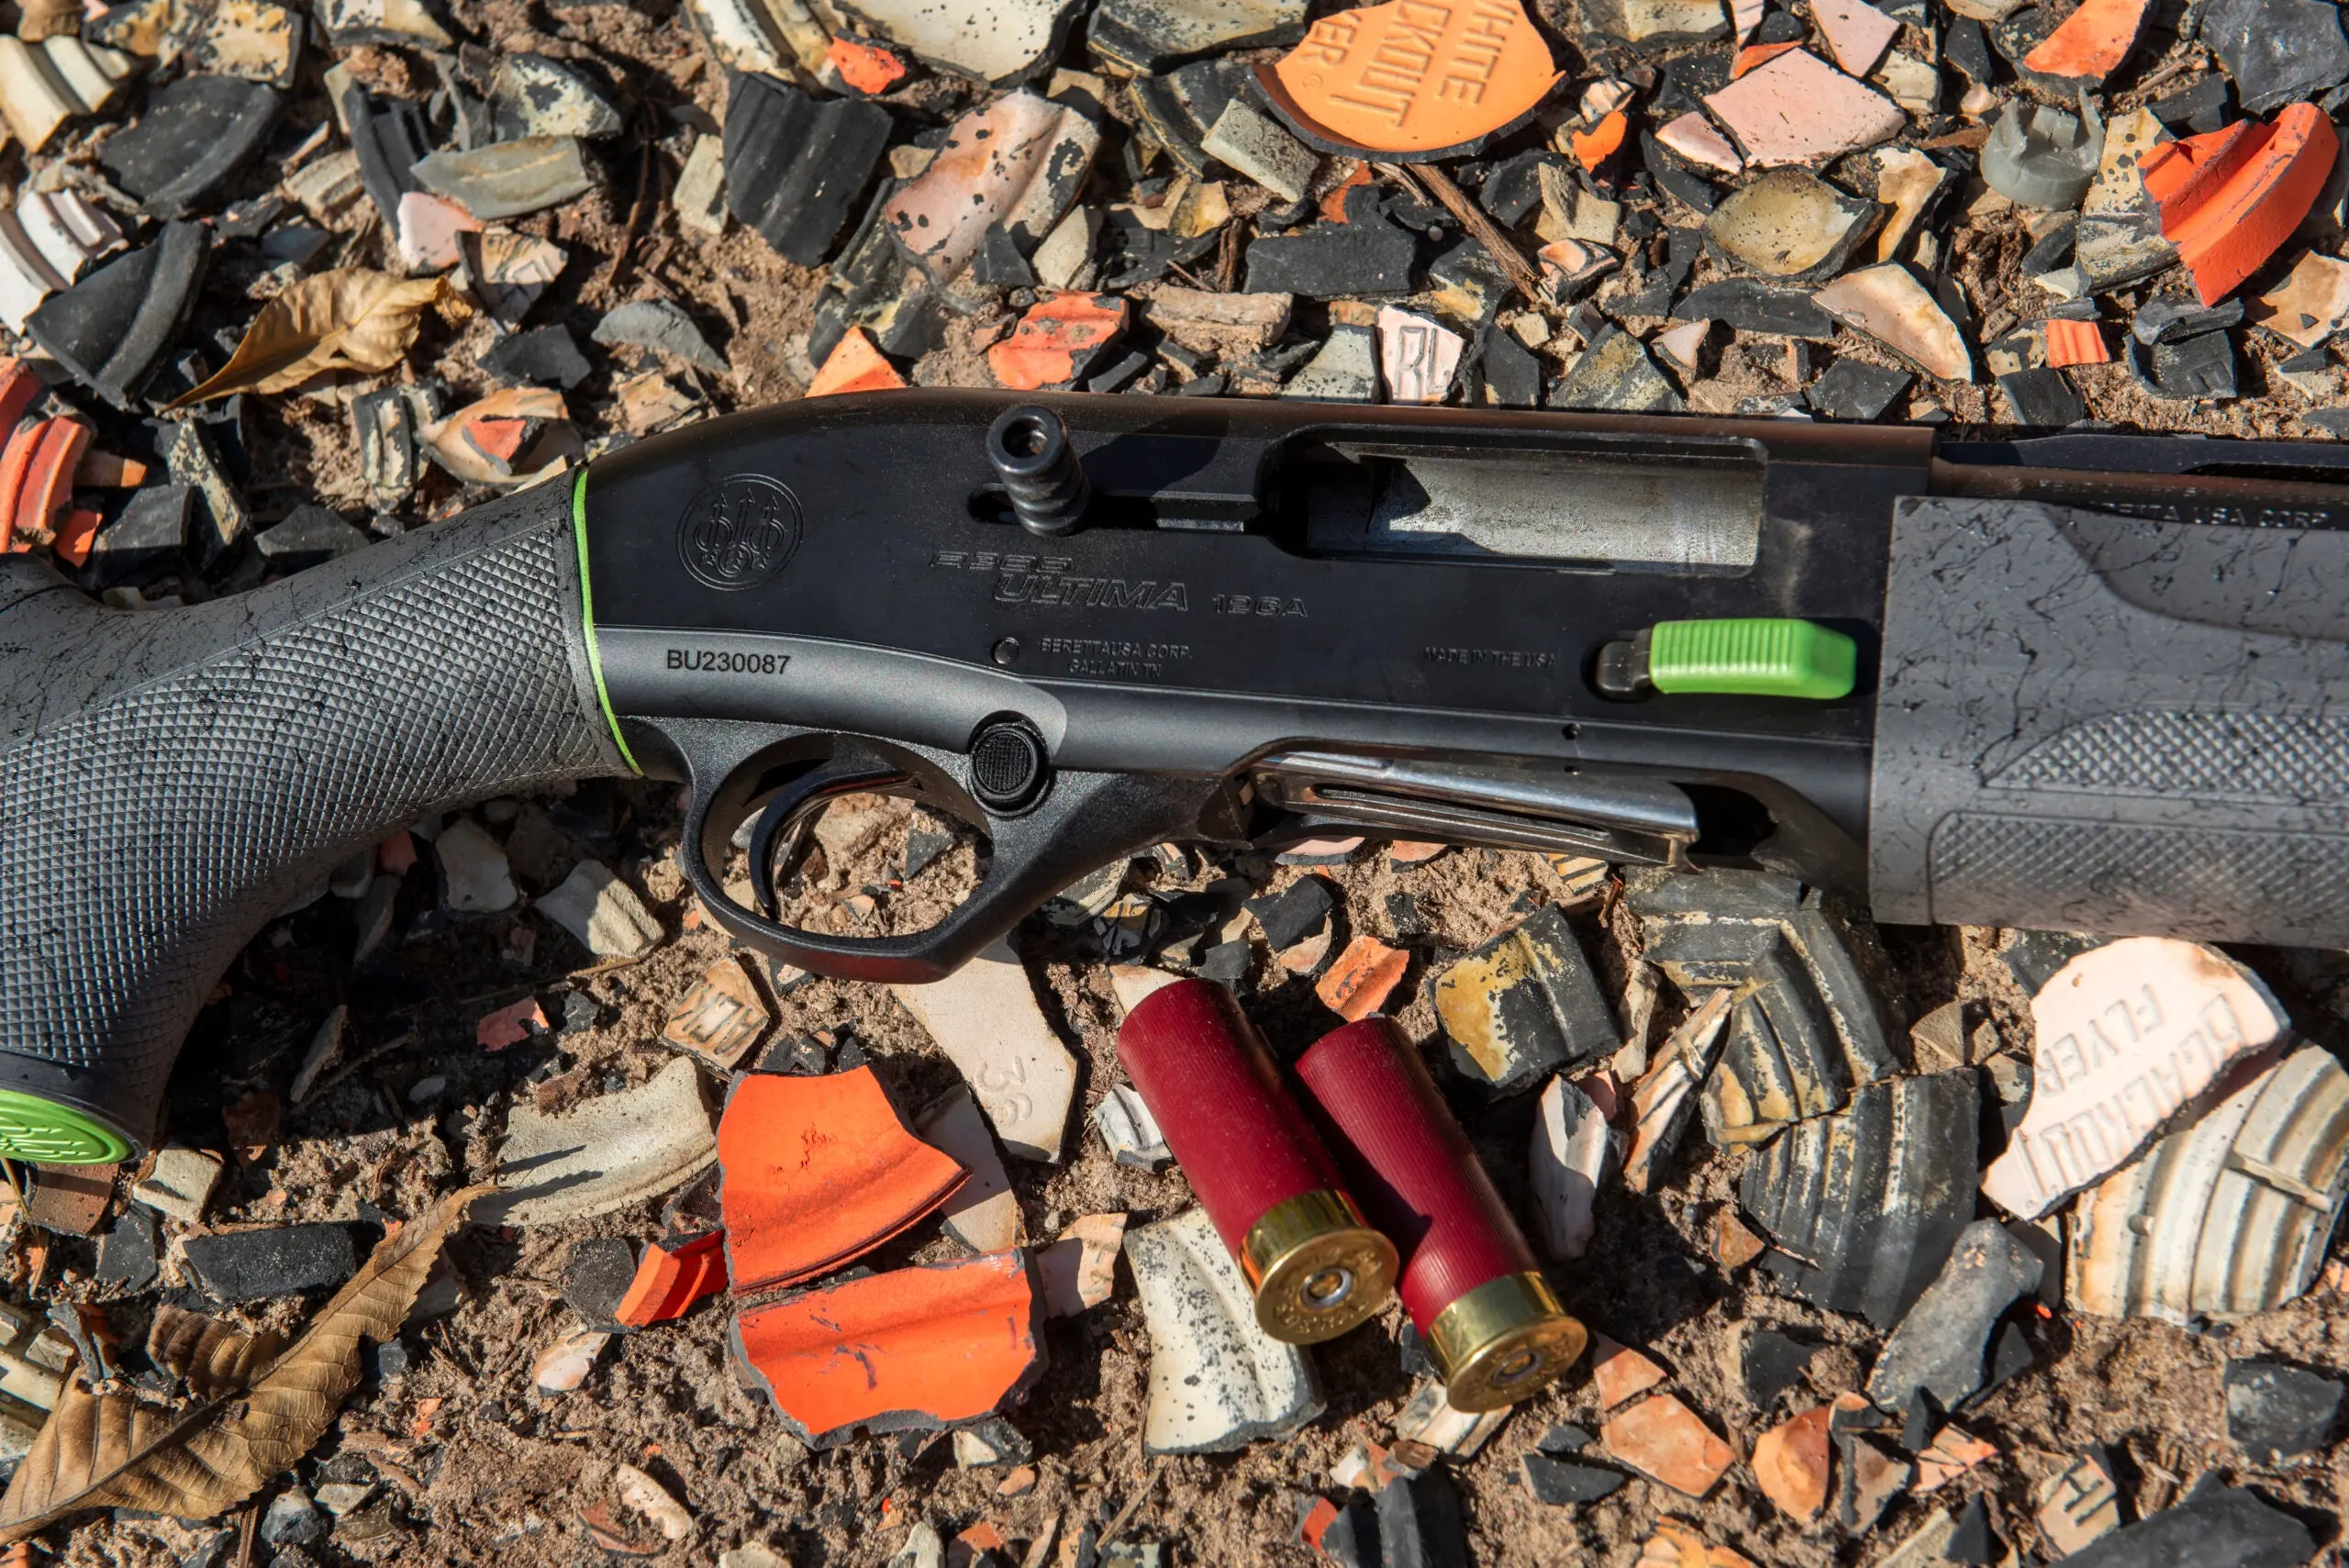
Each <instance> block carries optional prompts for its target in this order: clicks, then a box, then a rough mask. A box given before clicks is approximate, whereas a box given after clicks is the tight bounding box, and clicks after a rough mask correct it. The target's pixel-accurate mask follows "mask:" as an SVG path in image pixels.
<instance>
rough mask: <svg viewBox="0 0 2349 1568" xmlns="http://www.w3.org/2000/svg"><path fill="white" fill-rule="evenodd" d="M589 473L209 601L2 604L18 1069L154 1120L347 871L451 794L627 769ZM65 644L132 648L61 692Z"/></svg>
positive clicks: (466, 796) (3, 832)
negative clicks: (230, 972)
mask: <svg viewBox="0 0 2349 1568" xmlns="http://www.w3.org/2000/svg"><path fill="white" fill-rule="evenodd" d="M548 488H549V489H551V490H560V489H562V488H564V487H558V486H550V487H548ZM563 501H564V497H563V496H562V495H547V496H541V495H532V496H529V497H516V498H515V499H514V500H512V501H508V502H502V503H498V504H495V506H492V507H489V508H485V509H484V510H483V512H481V513H478V514H476V515H474V516H473V517H466V518H462V519H459V520H457V521H455V522H452V523H449V524H444V525H441V526H440V527H439V528H431V529H427V530H423V531H421V532H419V533H417V534H414V535H411V536H409V537H408V538H407V539H403V540H401V541H398V542H396V543H393V544H387V545H383V546H378V547H375V548H374V549H372V550H366V551H363V552H362V553H360V554H358V555H355V556H351V557H347V558H345V559H344V560H342V561H339V562H334V563H332V564H330V565H328V566H324V567H319V568H317V569H315V570H314V571H313V572H311V573H304V574H302V575H301V576H297V577H295V578H293V579H290V580H288V581H286V582H284V583H279V584H272V585H271V586H269V587H267V588H263V589H261V590H259V591H257V592H255V593H252V594H248V595H239V596H238V597H235V598H231V599H225V600H220V601H217V602H215V603H213V604H210V605H206V606H200V607H197V608H194V609H189V610H183V611H168V612H141V613H139V614H136V615H131V616H122V615H118V614H111V613H108V612H103V611H99V610H96V609H94V608H90V607H88V606H87V605H86V602H84V601H81V600H79V599H78V598H75V597H73V596H72V595H61V594H58V593H47V594H40V595H35V596H34V597H32V598H29V599H27V600H24V601H22V602H21V603H19V604H17V606H15V607H13V608H12V609H7V610H0V662H5V663H6V664H7V665H13V666H14V667H13V668H6V669H0V1084H10V1085H14V1086H17V1087H21V1088H23V1089H25V1090H27V1091H28V1092H31V1093H36V1094H43V1095H50V1096H51V1097H54V1098H60V1099H64V1100H67V1101H69V1102H71V1103H74V1104H78V1105H81V1106H84V1107H86V1108H89V1109H92V1110H95V1111H97V1112H98V1113H99V1114H100V1115H102V1116H105V1117H106V1118H108V1119H110V1120H112V1121H115V1122H116V1123H117V1124H118V1125H120V1126H122V1127H124V1128H125V1129H127V1130H128V1131H129V1132H130V1133H132V1134H133V1135H134V1136H145V1135H146V1134H147V1133H148V1132H149V1131H150V1129H151V1128H152V1126H153V1124H154V1119H155V1112H156V1107H157V1103H158V1101H159V1098H160V1096H161V1093H162V1089H163V1084H164V1081H165V1079H166V1077H167V1076H168V1074H169V1072H170V1069H171V1063H172V1060H173V1057H174V1056H175V1055H176V1054H177V1052H178V1050H179V1047H180V1043H181V1040H182V1039H183V1037H184V1035H185V1032H186V1030H187V1028H188V1026H189V1024H190V1023H191V1022H192V1021H193V1019H194V1018H195V1012H196V1010H197V1009H198V1007H200V1006H202V1004H203V1001H204V998H205V996H206V993H207V992H208V991H209V990H210V989H211V987H212V986H213V985H214V984H216V982H217V980H218V978H219V977H220V975H221V974H222V973H224V972H225V971H226V969H227V968H228V963H229V962H230V961H231V960H232V959H233V958H234V957H235V955H236V953H237V951H238V950H239V948H241V947H242V946H243V944H244V943H245V942H246V941H247V940H250V938H251V937H252V936H253V934H254V933H255V932H256V931H258V930H259V929H261V927H262V925H263V924H264V923H265V922H266V921H267V920H268V919H269V918H270V917H272V916H273V915H274V914H276V913H277V912H278V911H279V910H281V909H283V908H284V906H286V905H287V904H288V903H290V902H292V900H293V899H294V898H295V896H296V895H298V894H299V893H300V892H301V891H302V890H303V889H305V888H306V887H309V886H312V885H315V884H316V883H317V880H318V879H319V878H320V877H321V876H322V875H324V874H325V873H326V872H327V871H328V870H329V869H331V868H332V867H333V866H334V865H336V864H338V863H339V862H341V861H343V860H345V859H347V858H348V857H349V856H351V854H352V853H354V852H356V851H360V850H362V849H363V848H365V847H366V846H368V845H370V844H372V843H373V842H375V841H376V840H380V839H381V838H383V837H384V836H385V835H386V834H388V833H390V832H392V831H393V830H395V829H396V828H400V827H402V826H404V825H405V824H406V823H408V822H411V821H413V820H415V819H416V818H417V817H420V816H423V815H426V814H428V813H430V812H433V811H437V810H442V809H445V808H447V807H449V806H453V805H457V804H461V803H463V802H465V801H468V800H472V799H476V798H479V797H482V796H485V795H493V794H497V793H502V792H506V791H511V790H518V789H528V788H529V787H532V786H534V785H540V784H550V783H553V782H555V781H558V780H562V779H569V778H576V777H580V776H584V775H587V774H592V773H614V772H618V771H621V770H620V768H619V765H618V761H617V759H616V758H615V756H614V754H613V752H612V749H611V745H610V741H609V739H608V736H607V732H606V730H605V728H604V726H603V723H602V720H601V717H600V715H599V714H598V713H597V711H596V704H595V701H594V697H593V694H592V690H591V689H590V688H588V687H587V686H586V685H585V684H584V682H583V680H582V678H581V677H582V675H583V673H584V663H583V662H582V661H583V659H584V653H583V651H582V650H581V649H580V648H579V646H578V645H579V643H580V638H581V634H580V631H579V629H578V609H577V606H578V603H579V595H578V586H577V570H576V566H575V563H574V562H573V555H572V551H573V544H572V538H571V529H570V526H569V518H568V506H567V505H563V504H562V503H563ZM321 579H323V581H321ZM5 603H6V598H5V596H0V604H5ZM12 623H13V624H12ZM28 632H30V633H33V634H34V635H33V637H32V638H29V639H28V637H27V636H26V635H25V634H26V633H28ZM44 645H45V646H44ZM58 654H63V655H65V656H67V657H68V658H70V660H71V662H72V665H73V666H74V667H75V668H78V669H79V670H80V671H81V672H83V674H84V676H85V678H86V676H87V673H88V672H89V670H90V669H91V662H92V661H94V660H96V661H104V662H105V665H104V667H105V668H106V670H109V671H112V672H114V674H113V675H112V676H111V677H109V678H106V679H105V680H104V684H103V687H102V689H101V691H100V692H99V694H98V695H96V696H95V699H94V700H91V701H88V702H86V703H83V704H80V705H77V706H72V708H71V709H70V711H65V712H55V711H50V710H51V709H53V708H56V707H57V706H59V699H58V698H57V696H56V695H55V693H54V691H53V690H51V691H39V684H40V683H41V681H42V676H43V672H42V670H41V668H40V667H39V663H38V661H39V660H40V659H41V658H42V657H43V656H44V655H50V656H55V655H58ZM37 691H39V695H38V696H36V695H35V693H36V692H37ZM28 717H32V718H34V719H35V720H36V721H37V722H36V723H35V724H34V725H33V726H31V727H29V732H28V733H27V732H24V731H26V730H27V729H28V725H27V724H26V723H25V720H26V719H27V718H28ZM12 731H15V732H16V733H15V735H14V739H9V737H10V735H11V733H12ZM27 1059H31V1060H27Z"/></svg>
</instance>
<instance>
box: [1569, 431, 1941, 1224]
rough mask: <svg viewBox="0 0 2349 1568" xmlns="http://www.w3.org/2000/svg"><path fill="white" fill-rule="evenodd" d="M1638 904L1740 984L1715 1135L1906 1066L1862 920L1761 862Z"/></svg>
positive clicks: (1734, 1137) (1635, 897) (1658, 930)
mask: <svg viewBox="0 0 2349 1568" xmlns="http://www.w3.org/2000/svg"><path fill="white" fill-rule="evenodd" d="M1553 401H1554V399H1553ZM1678 884H1692V885H1689V886H1681V885H1678ZM1630 903H1631V908H1632V910H1633V912H1634V913H1636V914H1637V915H1638V916H1639V917H1640V925H1641V929H1642V933H1643V935H1644V936H1645V938H1646V940H1647V957H1648V962H1651V963H1653V964H1655V965H1657V966H1658V967H1659V968H1661V969H1662V970H1663V971H1664V975H1665V977H1666V978H1668V979H1670V980H1671V981H1672V983H1673V984H1675V985H1677V986H1678V987H1680V989H1681V990H1682V991H1683V992H1685V993H1687V994H1688V995H1696V994H1697V993H1698V992H1699V991H1706V990H1714V989H1719V988H1720V987H1724V986H1731V987H1735V988H1737V990H1738V991H1739V997H1738V1000H1737V1002H1736V1004H1735V1006H1733V1007H1732V1009H1731V1013H1730V1026H1729V1035H1728V1038H1727V1040H1725V1041H1724V1042H1723V1044H1722V1047H1721V1053H1720V1063H1719V1065H1718V1066H1717V1067H1716V1068H1715V1069H1714V1071H1713V1072H1712V1073H1710V1074H1709V1076H1708V1077H1707V1078H1706V1081H1705V1086H1704V1088H1703V1090H1702V1091H1701V1099H1700V1101H1699V1104H1700V1106H1701V1108H1702V1109H1703V1111H1704V1116H1705V1130H1706V1132H1707V1134H1708V1135H1709V1137H1710V1138H1711V1139H1712V1140H1713V1141H1714V1142H1715V1143H1717V1144H1731V1143H1752V1142H1757V1141H1759V1140H1763V1139H1765V1138H1768V1137H1770V1136H1771V1135H1773V1134H1774V1133H1776V1131H1777V1130H1778V1129H1780V1128H1782V1127H1784V1126H1786V1125H1787V1123H1789V1122H1793V1121H1798V1120H1800V1119H1801V1118H1805V1117H1815V1116H1820V1115H1823V1114H1825V1113H1826V1112H1829V1111H1834V1110H1840V1109H1842V1107H1843V1106H1844V1105H1845V1104H1847V1103H1848V1102H1849V1101H1850V1099H1851V1096H1852V1093H1853V1091H1854V1090H1855V1089H1857V1088H1858V1087H1860V1086H1861V1085H1862V1084H1871V1083H1874V1082H1876V1080H1878V1079H1881V1078H1884V1077H1887V1076H1888V1075H1889V1074H1890V1073H1893V1072H1894V1071H1895V1070H1896V1069H1897V1067H1898V1064H1899V1057H1898V1054H1897V1053H1896V1051H1894V1049H1893V1040H1895V1038H1896V1026H1897V1023H1898V1020H1897V1019H1896V1018H1895V1016H1894V1009H1893V1008H1892V1007H1891V1006H1890V1005H1889V1004H1888V1003H1887V1001H1886V1000H1885V996H1886V995H1887V992H1886V988H1885V983H1884V973H1883V972H1884V968H1885V965H1884V961H1883V956H1882V952H1881V950H1880V949H1879V947H1878V945H1877V942H1876V932H1875V929H1874V928H1873V927H1871V926H1869V925H1867V924H1866V923H1865V921H1855V920H1846V919H1844V918H1842V917H1841V916H1840V915H1839V914H1838V913H1836V912H1834V911H1832V910H1831V909H1830V907H1829V906H1828V905H1827V904H1826V902H1825V901H1824V900H1823V899H1822V898H1821V897H1820V895H1818V894H1817V893H1815V892H1814V893H1810V894H1808V895H1806V894H1804V893H1803V891H1802V890H1801V889H1800V888H1799V887H1798V885H1797V884H1794V883H1792V882H1790V881H1787V880H1786V879H1785V878H1782V877H1775V876H1770V875H1767V874H1765V873H1758V872H1725V873H1720V874H1719V875H1709V876H1707V877H1704V878H1701V879H1699V878H1695V877H1671V878H1658V877H1653V876H1642V877H1641V878H1639V879H1638V880H1637V881H1635V882H1634V883H1633V884H1632V885H1631V894H1630ZM1939 1262H1940V1260H1939V1259H1938V1258H1936V1259H1935V1260H1934V1264H1935V1266H1938V1265H1939Z"/></svg>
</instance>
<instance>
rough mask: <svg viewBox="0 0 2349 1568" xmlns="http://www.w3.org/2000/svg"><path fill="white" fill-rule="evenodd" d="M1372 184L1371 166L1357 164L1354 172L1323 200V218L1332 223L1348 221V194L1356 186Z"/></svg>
mask: <svg viewBox="0 0 2349 1568" xmlns="http://www.w3.org/2000/svg"><path fill="white" fill-rule="evenodd" d="M1369 183H1370V165H1369V164H1367V163H1357V164H1355V165H1354V169H1353V173H1351V174H1348V175H1347V176H1346V177H1345V178H1344V179H1342V180H1341V181H1339V182H1338V185H1337V188H1336V189H1335V190H1333V191H1331V192H1330V194H1329V195H1326V196H1323V197H1322V198H1321V216H1322V217H1326V218H1328V219H1329V220H1330V222H1331V223H1343V222H1345V221H1346V193H1347V192H1349V191H1351V190H1353V188H1354V187H1355V186H1356V185H1367V184H1369Z"/></svg>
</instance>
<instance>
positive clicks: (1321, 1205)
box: [1240, 1187, 1400, 1345]
mask: <svg viewBox="0 0 2349 1568" xmlns="http://www.w3.org/2000/svg"><path fill="white" fill-rule="evenodd" d="M1399 1266H1400V1259H1399V1258H1398V1257H1397V1254H1396V1251H1395V1243H1394V1242H1392V1241H1390V1240H1387V1239H1386V1237H1385V1236H1383V1235H1381V1234H1380V1233H1379V1232H1378V1231H1376V1230H1374V1229H1371V1228H1370V1226H1369V1224H1368V1223H1367V1222H1366V1221H1364V1218H1363V1217H1362V1211H1361V1210H1360V1209H1357V1208H1356V1207H1354V1205H1353V1199H1352V1198H1349V1197H1347V1196H1346V1195H1344V1194H1343V1193H1341V1192H1337V1191H1334V1190H1332V1189H1330V1188H1327V1187H1324V1188H1321V1189H1319V1191H1316V1192H1309V1193H1299V1194H1297V1195H1296V1196H1295V1197H1292V1198H1284V1199H1282V1200H1281V1201H1280V1202H1279V1203H1276V1204H1275V1205H1274V1206H1273V1207H1270V1208H1268V1209H1266V1210H1265V1211H1264V1214H1263V1215H1262V1216H1261V1217H1259V1218H1258V1219H1257V1221H1256V1223H1255V1224H1253V1225H1252V1226H1250V1227H1249V1228H1248V1236H1247V1240H1244V1241H1243V1242H1242V1243H1241V1248H1240V1272H1241V1273H1243V1274H1245V1275H1246V1276H1247V1279H1248V1288H1249V1289H1250V1290H1252V1291H1253V1292H1254V1293H1255V1296H1256V1322H1257V1324H1258V1326H1260V1327H1261V1328H1262V1329H1264V1332H1265V1333H1267V1334H1270V1335H1271V1336H1272V1337H1273V1338H1274V1339H1275V1340H1281V1341H1282V1342H1283V1343H1285V1344H1291V1345H1316V1344H1319V1343H1320V1342H1321V1341H1322V1340H1334V1339H1336V1338H1337V1337H1338V1336H1339V1335H1341V1334H1342V1333H1344V1332H1345V1331H1346V1330H1347V1329H1352V1328H1353V1327H1355V1326H1356V1325H1358V1324H1360V1323H1363V1322H1364V1321H1365V1320H1367V1319H1369V1318H1375V1317H1376V1316H1377V1315H1378V1312H1379V1309H1380V1308H1382V1307H1385V1306H1386V1298H1387V1297H1388V1296H1392V1295H1393V1294H1394V1293H1395V1273H1396V1271H1397V1268H1398V1267H1399Z"/></svg>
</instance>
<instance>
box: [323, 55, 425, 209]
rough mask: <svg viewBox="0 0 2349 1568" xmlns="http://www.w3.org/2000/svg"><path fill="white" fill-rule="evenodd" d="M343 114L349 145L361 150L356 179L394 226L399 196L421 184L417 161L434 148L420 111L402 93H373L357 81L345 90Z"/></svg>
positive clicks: (398, 207) (417, 189) (421, 187)
mask: <svg viewBox="0 0 2349 1568" xmlns="http://www.w3.org/2000/svg"><path fill="white" fill-rule="evenodd" d="M342 117H343V118H344V120H346V121H347V122H348V123H349V124H350V126H351V151H353V152H355V153H357V154H358V155H359V183H361V184H362V185H364V186H365V187H366V188H367V199H368V200H370V201H372V202H373V203H374V204H375V210H376V211H377V212H379V213H381V214H383V216H384V223H385V224H386V225H388V226H389V227H390V228H392V229H393V230H394V231H395V232H396V231H397V229H398V228H399V222H400V197H402V196H404V195H406V194H407V193H408V192H410V191H420V190H422V189H423V188H424V186H423V185H422V184H421V183H419V182H418V181H417V177H416V166H417V164H418V163H419V162H421V161H424V159H425V158H426V156H427V155H429V153H430V152H431V150H432V138H431V135H430V133H429V130H428V128H426V126H425V123H424V115H423V112H422V111H421V110H419V109H418V108H417V106H415V105H414V104H411V103H409V102H407V101H406V99H402V98H376V97H373V96H371V95H369V94H368V93H367V91H366V89H365V88H363V87H361V86H360V85H359V84H358V83H355V82H354V83H351V85H349V86H348V87H346V88H344V89H343V94H342Z"/></svg>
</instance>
